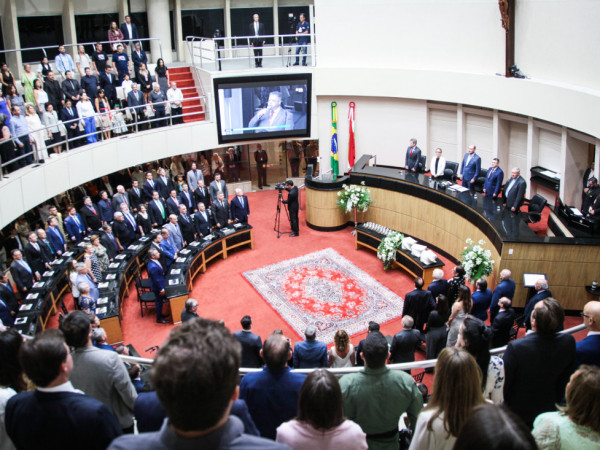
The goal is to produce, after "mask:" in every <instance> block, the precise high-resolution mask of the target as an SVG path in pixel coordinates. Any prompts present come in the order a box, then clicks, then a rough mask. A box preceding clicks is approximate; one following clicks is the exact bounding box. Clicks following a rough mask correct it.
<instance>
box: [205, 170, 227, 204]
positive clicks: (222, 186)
mask: <svg viewBox="0 0 600 450" xmlns="http://www.w3.org/2000/svg"><path fill="white" fill-rule="evenodd" d="M209 190H210V199H211V200H212V201H213V202H214V201H215V200H216V199H217V194H218V193H219V192H222V193H223V195H224V197H225V200H227V199H228V198H229V194H228V192H227V183H225V181H223V180H221V174H220V173H215V179H214V180H213V181H212V182H211V183H210V186H209Z"/></svg>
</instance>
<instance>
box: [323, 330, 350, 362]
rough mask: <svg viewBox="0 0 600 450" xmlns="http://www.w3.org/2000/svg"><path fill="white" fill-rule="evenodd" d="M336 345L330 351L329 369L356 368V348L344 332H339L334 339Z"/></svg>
mask: <svg viewBox="0 0 600 450" xmlns="http://www.w3.org/2000/svg"><path fill="white" fill-rule="evenodd" d="M333 342H334V343H335V345H334V346H333V347H331V348H330V349H329V367H334V368H336V367H352V366H354V359H355V356H354V346H353V345H352V344H351V343H350V337H349V336H348V333H346V331H344V330H337V331H336V332H335V336H334V337H333Z"/></svg>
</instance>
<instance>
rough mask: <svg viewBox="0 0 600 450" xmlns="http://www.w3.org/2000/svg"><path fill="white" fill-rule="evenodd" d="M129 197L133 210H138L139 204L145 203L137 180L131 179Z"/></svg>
mask: <svg viewBox="0 0 600 450" xmlns="http://www.w3.org/2000/svg"><path fill="white" fill-rule="evenodd" d="M127 197H129V206H130V207H131V210H132V211H133V212H137V210H138V208H139V206H140V205H141V204H142V203H145V202H144V201H143V200H142V190H141V189H140V187H139V186H138V181H137V180H131V189H129V191H128V192H127Z"/></svg>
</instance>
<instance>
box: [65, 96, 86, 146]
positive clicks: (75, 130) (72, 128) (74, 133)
mask: <svg viewBox="0 0 600 450" xmlns="http://www.w3.org/2000/svg"><path fill="white" fill-rule="evenodd" d="M78 119H79V114H78V112H77V109H75V108H73V102H72V101H71V99H70V98H67V99H66V100H65V107H64V108H63V109H62V110H61V111H60V120H62V121H63V123H64V125H65V127H66V129H67V137H68V138H69V141H70V142H69V146H70V147H71V148H76V147H79V146H80V145H81V140H80V139H76V138H77V137H78V136H79V135H80V134H81V133H80V132H79V120H78Z"/></svg>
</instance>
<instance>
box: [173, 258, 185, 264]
mask: <svg viewBox="0 0 600 450" xmlns="http://www.w3.org/2000/svg"><path fill="white" fill-rule="evenodd" d="M176 261H177V262H178V263H184V262H186V261H187V258H177V259H176Z"/></svg>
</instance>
